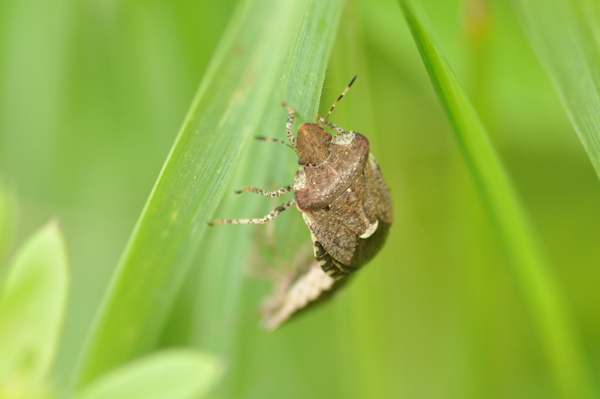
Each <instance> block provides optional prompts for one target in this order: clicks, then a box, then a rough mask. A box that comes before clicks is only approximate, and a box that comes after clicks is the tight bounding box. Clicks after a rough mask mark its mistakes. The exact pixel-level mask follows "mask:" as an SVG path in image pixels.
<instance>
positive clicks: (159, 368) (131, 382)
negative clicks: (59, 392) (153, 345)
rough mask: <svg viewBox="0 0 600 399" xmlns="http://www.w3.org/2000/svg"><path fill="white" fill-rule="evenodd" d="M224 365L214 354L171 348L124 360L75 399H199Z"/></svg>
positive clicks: (214, 380)
mask: <svg viewBox="0 0 600 399" xmlns="http://www.w3.org/2000/svg"><path fill="white" fill-rule="evenodd" d="M222 373H223V367H222V365H221V364H220V362H219V361H218V359H216V358H215V357H213V356H208V355H205V354H203V353H199V352H197V351H195V350H191V349H171V350H166V351H163V352H158V353H155V354H152V355H148V356H146V357H143V358H140V359H139V360H135V361H133V362H131V363H127V364H125V365H123V366H121V367H117V368H116V369H114V370H112V371H110V372H109V373H107V374H105V375H103V376H102V377H100V378H98V379H96V380H94V381H93V382H92V383H90V384H89V385H87V386H86V387H85V388H83V389H82V390H81V391H80V392H78V393H77V394H75V395H74V399H199V398H201V397H204V396H205V395H206V394H207V393H208V392H209V390H210V389H211V388H212V387H213V386H214V385H215V384H216V383H217V381H218V380H219V377H220V376H221V374H222Z"/></svg>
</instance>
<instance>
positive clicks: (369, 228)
mask: <svg viewBox="0 0 600 399" xmlns="http://www.w3.org/2000/svg"><path fill="white" fill-rule="evenodd" d="M355 79H356V76H355V77H354V78H353V79H352V81H351V82H350V83H349V84H348V86H347V87H346V89H345V90H344V91H343V93H342V94H341V95H340V96H339V97H338V99H337V100H336V101H335V102H334V103H333V105H332V106H331V108H330V110H329V112H328V113H327V115H326V116H325V118H322V117H317V123H304V124H302V125H300V127H299V128H298V135H297V138H296V137H294V135H293V133H292V124H293V122H294V118H295V115H296V111H295V110H294V109H293V108H291V107H290V106H288V105H286V104H284V107H285V108H286V109H287V111H288V119H287V123H286V134H287V138H288V140H289V144H288V143H286V142H283V141H281V140H277V139H266V138H264V137H258V138H259V139H262V140H271V141H276V142H281V143H283V144H285V145H287V146H288V147H290V148H292V149H293V150H294V151H295V152H296V153H297V154H298V164H299V165H300V168H299V169H298V172H297V173H296V176H295V177H294V182H293V184H291V185H289V186H286V187H283V188H281V189H279V190H276V191H265V190H261V189H259V188H256V187H252V186H249V187H244V188H242V189H241V190H239V191H236V194H241V193H243V192H246V191H250V192H253V193H256V194H260V195H264V196H268V197H279V196H281V195H284V194H286V193H289V192H294V199H293V200H290V201H287V202H285V203H283V204H282V205H280V206H279V207H277V208H275V209H274V210H273V211H271V212H270V213H269V214H268V215H266V216H265V217H263V218H260V219H219V220H215V221H212V222H208V224H209V225H211V226H213V225H217V224H263V223H267V222H270V221H271V220H273V219H275V218H276V217H277V216H278V215H279V214H280V213H281V212H283V211H285V210H286V209H288V208H289V207H291V206H292V205H296V207H297V208H298V210H299V211H300V212H301V213H302V217H303V219H304V221H305V223H306V225H307V226H308V228H309V229H310V232H311V238H312V244H313V250H314V256H315V260H316V262H314V261H313V262H311V263H310V264H309V265H307V267H305V268H304V269H302V270H298V271H296V272H295V273H293V274H291V275H290V276H289V277H288V278H286V279H283V280H282V281H280V283H279V284H278V285H277V286H276V287H275V290H274V292H273V295H272V296H271V297H270V298H269V299H268V300H267V302H266V308H265V309H266V310H264V324H265V326H266V327H267V328H275V327H277V326H278V325H279V324H281V323H282V322H284V321H285V320H287V319H288V318H290V317H291V316H293V315H294V314H296V313H298V312H299V311H301V310H303V309H306V308H308V307H310V306H312V305H313V304H315V303H318V302H320V301H321V300H323V299H325V298H327V297H329V296H330V295H331V294H332V293H333V292H334V291H335V290H337V289H338V288H339V287H341V286H342V285H343V284H344V283H345V282H346V280H347V278H348V277H349V276H350V275H351V274H352V273H353V272H355V271H356V270H358V269H359V268H360V267H361V266H363V265H364V264H365V263H367V262H368V261H369V260H371V259H372V258H373V257H374V256H375V255H376V254H377V252H379V250H380V249H381V247H382V246H383V244H384V242H385V239H386V237H387V234H388V231H389V228H390V225H391V223H392V206H391V200H390V194H389V191H388V188H387V186H386V184H385V182H384V180H383V177H382V175H381V170H380V169H379V165H378V164H377V162H376V161H375V157H374V156H373V155H372V154H371V153H370V150H369V148H370V147H369V141H368V140H367V138H366V137H365V136H363V135H362V134H360V133H357V132H353V131H346V130H344V129H342V128H341V127H339V126H336V125H335V124H333V123H331V122H329V121H328V118H329V116H330V115H331V113H332V111H333V109H334V108H335V106H336V105H337V104H338V102H339V101H340V100H341V99H342V98H343V97H344V95H346V93H347V92H348V90H349V89H350V87H351V86H352V83H354V80H355ZM324 126H327V127H329V128H331V129H333V130H335V131H336V132H337V134H335V135H334V136H332V135H331V134H329V133H327V131H325V129H324ZM323 272H325V273H323Z"/></svg>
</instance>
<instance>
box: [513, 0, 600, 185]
mask: <svg viewBox="0 0 600 399" xmlns="http://www.w3.org/2000/svg"><path fill="white" fill-rule="evenodd" d="M513 3H514V5H515V6H516V7H515V9H516V11H517V14H518V15H519V16H520V17H521V21H522V23H523V26H524V28H525V31H526V32H527V34H528V36H529V40H530V42H531V45H532V47H533V49H534V50H535V51H536V52H537V54H538V57H539V58H540V60H541V61H542V64H543V65H544V67H545V68H546V70H547V71H548V73H549V75H550V77H551V79H552V81H553V83H554V86H555V87H556V89H557V91H558V93H559V95H560V98H561V100H562V102H563V104H564V106H565V109H566V110H567V113H568V115H569V118H570V119H571V123H572V124H573V127H574V128H575V131H576V132H577V135H578V136H579V139H580V140H581V142H582V143H583V146H584V148H585V150H586V151H587V153H588V156H589V158H590V161H591V162H592V165H593V166H594V169H595V171H596V174H597V175H598V177H600V9H598V7H597V5H596V9H594V5H592V4H591V3H588V2H586V1H585V0H576V1H566V0H550V1H540V0H527V1H523V0H515V1H513Z"/></svg>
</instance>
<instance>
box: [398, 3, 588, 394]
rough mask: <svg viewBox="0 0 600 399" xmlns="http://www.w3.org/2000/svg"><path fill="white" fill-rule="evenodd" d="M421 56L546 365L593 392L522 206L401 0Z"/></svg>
mask: <svg viewBox="0 0 600 399" xmlns="http://www.w3.org/2000/svg"><path fill="white" fill-rule="evenodd" d="M400 4H401V6H402V8H403V10H404V14H405V16H406V20H407V22H408V25H409V27H410V29H411V31H412V34H413V37H414V40H415V42H416V44H417V47H418V49H419V52H420V53H421V58H422V59H423V62H424V64H425V67H426V68H427V71H428V73H429V76H430V78H431V81H432V83H433V86H434V88H435V90H436V92H437V95H438V97H439V99H440V101H441V103H442V104H443V106H444V109H445V111H446V113H447V115H448V118H449V119H450V121H451V123H452V125H453V127H454V131H455V133H456V138H457V140H458V142H459V145H460V148H461V150H462V153H463V155H464V157H465V160H466V161H467V163H468V165H469V168H470V171H471V173H472V175H473V178H474V180H475V184H476V186H477V188H478V190H479V192H480V194H481V198H482V200H483V202H484V204H485V207H486V210H487V213H488V216H489V218H490V220H491V222H492V225H493V227H494V229H495V231H496V233H497V235H498V237H499V238H500V242H501V244H502V246H503V248H504V250H505V253H506V257H507V259H508V261H509V262H510V264H511V265H512V266H513V268H512V270H513V272H514V274H515V277H516V279H517V281H518V283H519V284H520V286H521V289H522V292H523V294H524V297H525V300H526V303H527V305H528V306H529V309H530V312H531V315H532V317H533V319H534V320H535V322H536V325H537V327H538V333H539V336H540V338H541V341H542V344H543V348H544V350H545V351H546V354H547V356H548V359H549V360H550V362H549V363H550V367H551V368H552V372H553V375H554V377H555V379H556V382H557V384H558V388H559V390H560V391H561V393H562V395H563V396H564V397H569V398H589V397H592V384H591V379H590V377H589V370H588V369H587V368H586V366H585V361H584V359H583V355H582V352H581V349H580V347H579V345H578V342H577V338H576V334H575V332H574V331H573V326H572V324H571V322H570V319H569V317H568V312H567V311H566V309H565V303H564V299H563V295H562V293H561V290H560V287H559V286H558V284H557V282H556V280H555V277H554V276H553V274H552V272H551V271H550V270H549V269H548V265H547V264H546V262H545V259H544V257H543V256H542V254H541V252H540V250H539V247H538V244H537V242H536V240H535V238H534V236H533V234H532V231H531V229H530V226H529V223H528V219H527V217H526V215H525V213H524V211H523V208H522V205H521V203H520V201H519V199H518V198H517V195H516V193H515V191H514V189H513V187H512V185H511V182H510V180H509V178H508V176H507V175H506V173H505V171H504V169H503V167H502V164H501V161H500V159H499V158H498V156H497V154H496V152H495V151H494V148H493V146H492V143H491V142H490V140H489V138H488V135H487V133H486V131H485V128H484V127H483V125H482V123H481V121H480V120H479V118H478V116H477V114H476V112H475V110H474V109H473V107H472V105H471V103H470V102H469V100H468V98H467V97H466V94H465V93H464V91H463V90H462V88H461V86H460V85H459V83H458V81H457V80H456V77H455V76H454V74H453V72H452V70H451V69H450V67H449V65H448V64H447V62H446V61H445V59H444V58H443V57H442V55H441V54H440V52H439V51H438V49H437V46H436V44H435V43H434V41H433V40H432V35H431V33H430V30H429V29H428V28H427V27H426V25H425V24H424V23H423V18H422V17H420V16H419V14H417V13H415V9H414V8H413V6H411V3H410V2H409V1H401V2H400Z"/></svg>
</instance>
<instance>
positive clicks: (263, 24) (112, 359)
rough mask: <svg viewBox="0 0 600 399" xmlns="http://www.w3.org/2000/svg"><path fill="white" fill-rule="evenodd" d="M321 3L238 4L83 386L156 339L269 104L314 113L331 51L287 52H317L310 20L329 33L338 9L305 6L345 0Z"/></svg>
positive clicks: (100, 329)
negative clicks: (296, 53)
mask: <svg viewBox="0 0 600 399" xmlns="http://www.w3.org/2000/svg"><path fill="white" fill-rule="evenodd" d="M317 3H319V2H317V1H307V0H292V1H286V2H279V1H276V0H254V1H248V2H242V3H241V4H240V6H239V7H238V9H237V11H236V13H235V15H234V16H233V18H232V20H231V22H230V24H229V26H228V29H227V31H226V33H225V35H224V37H223V39H222V41H221V43H220V45H219V47H218V49H217V52H216V54H215V56H214V58H213V60H212V62H211V65H210V66H209V68H208V71H207V73H206V75H205V76H204V78H203V81H202V83H201V85H200V88H199V90H198V93H197V95H196V97H195V99H194V102H193V104H192V106H191V109H190V111H189V113H188V115H187V116H186V119H185V121H184V124H183V127H182V129H181V131H180V134H179V136H178V138H177V140H176V143H175V145H174V147H173V149H172V151H171V153H170V155H169V157H168V159H167V162H166V164H165V166H164V168H163V170H162V172H161V174H160V176H159V179H158V181H157V183H156V185H155V187H154V189H153V191H152V194H151V196H150V199H149V200H148V203H147V204H146V207H145V209H144V211H143V213H142V215H141V217H140V220H139V222H138V225H137V227H136V229H135V231H134V233H133V235H132V237H131V239H130V242H129V244H128V246H127V248H126V250H125V253H124V255H123V258H122V260H121V262H120V265H119V267H118V269H117V271H116V274H115V276H114V278H113V281H112V284H111V287H110V289H109V291H108V293H107V295H106V297H105V301H104V304H103V306H102V309H101V310H100V313H99V315H98V319H97V323H96V325H95V327H94V329H93V331H92V334H91V339H90V341H89V345H88V350H87V352H86V353H85V355H84V358H83V364H82V371H81V375H80V377H79V381H78V383H79V384H82V383H85V382H87V381H90V380H91V379H93V378H95V377H96V376H98V375H100V374H102V373H103V372H105V371H107V370H109V369H110V368H112V367H114V366H116V365H118V364H120V363H123V362H125V361H127V360H129V359H131V358H133V357H135V356H136V355H139V354H141V353H144V352H146V351H148V350H149V349H150V348H152V347H153V345H154V344H155V342H156V340H157V338H158V336H159V334H160V333H161V331H162V328H163V326H164V323H165V319H166V317H167V314H168V311H169V309H170V307H171V305H172V303H173V301H174V298H175V296H176V294H177V292H178V290H179V288H180V286H181V284H182V282H183V279H184V277H185V275H186V273H187V271H188V268H189V264H190V262H191V260H192V259H193V257H194V255H195V254H196V252H197V249H198V247H199V246H200V242H201V239H202V236H203V234H204V232H205V229H206V221H207V220H209V219H210V218H211V216H212V214H213V212H214V210H215V208H216V207H217V205H218V203H219V202H220V200H221V198H222V196H223V194H224V191H225V189H226V188H227V187H228V184H229V182H230V179H231V177H232V174H233V171H234V169H235V167H236V165H237V164H238V162H239V159H240V154H241V153H242V150H243V149H244V147H245V146H246V143H247V141H248V139H249V138H250V137H251V135H252V134H253V133H255V132H256V130H257V128H259V127H261V128H262V126H261V121H262V120H263V119H262V118H263V115H265V112H267V113H270V120H271V121H273V120H275V119H276V116H278V115H280V113H281V111H282V110H281V106H280V105H279V103H280V101H281V100H283V99H285V100H286V101H288V102H292V101H295V103H294V106H295V107H296V108H297V109H298V111H299V112H300V114H302V115H311V113H313V114H314V113H315V112H316V104H315V98H316V97H317V96H314V95H313V94H314V93H315V92H318V91H319V90H320V88H321V85H322V80H323V72H322V71H323V70H324V65H325V62H326V56H324V57H323V58H322V59H318V60H317V61H316V65H311V66H309V65H308V64H307V62H309V61H312V60H313V57H309V58H307V59H306V60H298V59H296V58H293V57H292V58H290V49H293V50H297V49H303V50H302V51H303V52H306V53H308V54H310V52H311V51H314V50H315V49H317V50H318V49H319V48H320V47H322V46H320V45H317V44H318V43H319V42H320V41H322V40H323V38H322V37H321V36H316V37H309V35H308V33H307V32H310V29H308V28H309V27H310V26H312V25H314V24H316V26H318V27H320V31H323V29H322V27H323V26H324V25H325V24H330V23H331V21H328V20H327V18H328V17H330V16H331V13H330V12H326V13H322V14H315V15H318V17H317V18H313V19H311V18H307V17H306V15H307V14H306V11H307V9H308V8H309V7H315V8H317V11H323V10H328V9H332V6H331V5H333V6H335V7H338V8H339V5H340V4H342V2H341V1H336V2H330V4H331V5H321V6H317V5H316V4H317ZM335 7H333V9H334V8H335ZM319 8H320V9H319ZM334 25H335V24H334ZM307 29H308V30H307ZM317 33H320V32H317ZM324 42H325V43H327V42H328V37H327V36H326V37H325V39H324ZM292 53H293V52H292ZM317 53H318V54H320V55H326V54H322V52H317ZM293 65H297V67H296V68H294V67H293ZM297 69H301V70H300V71H298V70H297ZM286 88H288V89H286ZM283 90H286V91H285V92H284V91H283ZM307 90H308V91H309V93H310V94H311V95H308V96H307V95H306V91H307ZM284 93H291V94H289V96H290V97H288V96H287V94H286V95H285V96H284ZM276 99H278V100H277V101H275V100H276ZM261 133H262V131H261ZM209 249H210V248H209V247H206V250H207V251H208V250H209ZM229 252H234V251H229Z"/></svg>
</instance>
